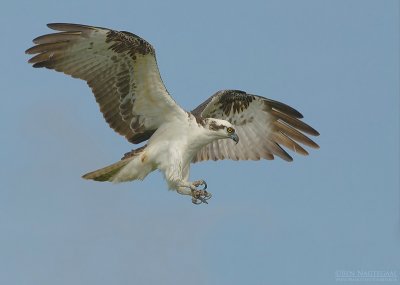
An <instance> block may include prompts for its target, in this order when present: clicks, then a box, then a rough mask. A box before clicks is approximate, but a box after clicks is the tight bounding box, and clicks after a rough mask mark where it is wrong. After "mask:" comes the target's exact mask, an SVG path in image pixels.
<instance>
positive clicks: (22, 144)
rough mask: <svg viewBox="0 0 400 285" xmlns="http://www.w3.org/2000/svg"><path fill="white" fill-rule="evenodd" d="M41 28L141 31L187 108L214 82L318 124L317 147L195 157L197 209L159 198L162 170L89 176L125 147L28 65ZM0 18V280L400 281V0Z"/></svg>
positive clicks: (35, 9) (112, 6) (96, 4)
mask: <svg viewBox="0 0 400 285" xmlns="http://www.w3.org/2000/svg"><path fill="white" fill-rule="evenodd" d="M49 22H73V23H82V24H89V25H97V26H104V27H110V28H114V29H120V30H126V31H130V32H133V33H136V34H138V35H140V36H142V37H144V38H145V39H146V40H148V41H149V42H150V43H152V44H153V46H154V47H155V48H156V51H157V57H158V63H159V67H160V71H161V74H162V77H163V80H164V82H165V84H166V86H167V88H168V90H169V91H170V93H171V94H172V96H173V97H174V98H175V99H176V100H177V101H178V102H179V103H180V104H181V106H183V107H185V108H186V109H189V110H190V109H192V108H194V107H195V106H197V105H198V104H199V103H201V102H203V101H204V100H205V99H206V98H208V97H209V96H210V95H212V94H213V93H214V92H215V91H217V90H220V89H242V90H245V91H248V92H251V93H253V94H258V95H262V96H266V97H269V98H272V99H275V100H279V101H282V102H285V103H287V104H289V105H291V106H293V107H295V108H296V109H298V110H299V111H300V112H302V113H303V115H304V117H305V121H306V122H307V123H309V124H311V125H312V126H313V127H315V128H316V129H317V130H318V131H319V132H320V133H321V136H320V137H318V138H317V139H316V142H317V143H318V144H320V146H321V149H319V150H310V156H308V157H301V156H298V155H296V154H293V157H294V162H292V163H287V162H284V161H282V160H280V159H276V160H274V161H258V162H240V163H238V162H234V161H223V162H218V163H216V162H206V163H201V164H196V165H194V166H193V167H192V173H191V178H192V179H201V178H203V179H205V180H206V181H207V182H208V185H209V190H210V191H211V192H212V193H213V198H212V199H211V200H210V204H209V205H201V206H195V205H192V203H191V201H190V198H188V197H185V196H180V195H178V194H176V193H174V192H171V191H167V187H166V183H165V181H164V180H163V178H162V175H161V174H160V173H158V172H156V173H153V174H151V175H150V176H148V177H147V179H146V180H145V181H143V182H134V183H126V184H119V185H113V184H109V183H95V182H92V181H85V180H83V179H81V175H82V174H84V173H86V172H88V171H91V170H94V169H96V168H99V167H102V166H104V165H106V164H109V163H112V162H114V161H116V160H118V159H119V158H120V157H121V155H122V154H123V153H125V152H127V151H129V150H131V149H132V148H133V147H134V146H133V145H130V144H129V143H128V142H127V141H125V140H124V138H123V137H120V136H118V135H117V134H116V133H114V132H113V131H112V130H111V129H110V128H109V127H108V126H107V124H106V123H105V122H104V120H103V118H102V115H101V113H100V112H99V110H98V106H97V104H96V103H95V100H94V97H93V96H92V94H91V92H90V89H89V88H88V87H87V86H86V84H85V83H84V82H83V81H79V80H74V79H71V78H69V77H67V76H65V75H63V74H59V73H56V72H54V71H49V70H35V69H33V68H31V67H30V66H29V65H28V64H27V63H26V61H27V60H28V58H29V57H28V56H27V55H25V54H24V51H25V49H27V48H29V47H30V46H31V45H32V43H31V40H32V39H33V38H34V37H36V36H39V35H42V34H45V33H48V32H50V30H49V29H47V27H46V26H45V24H46V23H49ZM0 23H1V26H2V27H3V28H2V31H1V45H0V51H1V55H2V59H1V67H2V68H1V70H2V71H1V78H0V86H1V95H0V96H1V105H0V116H1V119H0V127H1V132H2V135H1V148H0V149H1V150H0V159H1V160H0V161H1V162H0V163H1V164H0V167H1V168H0V170H1V171H0V176H1V190H0V284H7V285H14V284H15V285H17V284H18V285H25V284H41V285H47V284H52V285H53V284H57V285H64V284H65V285H71V284H75V285H79V284H85V285H87V284H96V285H103V284H195V285H197V284H211V285H219V284H230V285H233V284H337V283H338V282H337V281H335V272H336V271H338V270H348V271H356V270H390V271H396V272H397V274H398V275H400V243H399V241H400V238H399V237H400V226H399V225H400V224H399V1H391V0H384V1H378V0H375V1H372V0H360V1H355V0H336V1H333V0H332V1H320V0H307V1H305V0H304V1H294V0H293V1H278V0H274V1H267V0H266V1H215V0H202V1H162V0H159V1H135V0H130V1H120V0H116V1H114V0H113V1H104V0H97V1H81V0H68V1H54V0H51V1H6V2H4V3H2V5H1V11H0ZM348 283H350V282H348ZM368 284H372V282H370V283H368Z"/></svg>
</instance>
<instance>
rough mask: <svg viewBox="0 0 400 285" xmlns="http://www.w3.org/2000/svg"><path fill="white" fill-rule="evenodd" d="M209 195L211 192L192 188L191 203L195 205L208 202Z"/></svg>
mask: <svg viewBox="0 0 400 285" xmlns="http://www.w3.org/2000/svg"><path fill="white" fill-rule="evenodd" d="M211 196H212V195H211V193H209V192H207V191H205V190H192V203H193V204H196V205H199V204H201V203H204V204H208V202H207V200H209V199H210V198H211Z"/></svg>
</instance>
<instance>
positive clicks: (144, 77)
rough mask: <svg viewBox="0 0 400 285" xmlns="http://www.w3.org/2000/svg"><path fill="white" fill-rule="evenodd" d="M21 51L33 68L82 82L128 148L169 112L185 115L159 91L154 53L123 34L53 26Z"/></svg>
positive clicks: (78, 26) (138, 40)
mask: <svg viewBox="0 0 400 285" xmlns="http://www.w3.org/2000/svg"><path fill="white" fill-rule="evenodd" d="M48 27H49V28H50V29H53V30H55V31H56V32H55V33H52V34H47V35H43V36H39V37H37V38H35V39H34V40H33V42H34V43H35V44H36V45H35V46H33V47H31V48H29V49H27V50H26V53H27V54H31V55H34V56H33V57H32V58H31V59H29V61H28V62H29V63H32V64H33V67H38V68H39V67H45V68H49V69H54V70H56V71H59V72H63V73H65V74H67V75H70V76H72V77H74V78H80V79H83V80H85V81H86V82H87V83H88V85H89V87H90V88H91V89H92V91H93V93H94V95H95V98H96V101H97V103H98V104H99V106H100V111H101V112H102V113H103V116H104V118H105V120H106V121H107V123H108V124H109V125H110V127H111V128H113V129H114V130H115V131H116V132H118V133H119V134H121V135H123V136H125V137H126V138H127V139H128V140H129V141H130V142H132V143H140V142H142V141H144V140H146V139H148V138H149V137H150V136H151V135H152V133H153V132H154V131H155V130H156V129H157V128H158V127H159V126H160V125H161V124H163V123H164V122H165V121H166V120H168V118H169V117H171V116H169V115H171V114H172V113H173V114H174V116H175V117H176V116H179V115H181V116H182V118H184V116H186V113H185V112H184V110H182V109H181V108H180V107H179V106H178V105H177V104H176V103H175V101H174V100H173V99H172V98H171V96H170V95H169V93H168V91H167V89H166V88H165V86H164V84H163V82H162V79H161V76H160V73H159V70H158V66H157V61H156V56H155V51H154V48H153V47H152V46H151V45H150V44H149V43H148V42H146V41H145V40H144V39H142V38H140V37H138V36H136V35H134V34H131V33H129V32H119V31H114V30H110V29H106V28H100V27H93V26H86V25H79V24H66V23H53V24H48Z"/></svg>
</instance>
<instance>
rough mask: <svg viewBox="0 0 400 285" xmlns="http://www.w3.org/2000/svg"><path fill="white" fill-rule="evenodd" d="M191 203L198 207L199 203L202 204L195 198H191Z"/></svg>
mask: <svg viewBox="0 0 400 285" xmlns="http://www.w3.org/2000/svg"><path fill="white" fill-rule="evenodd" d="M192 203H193V204H195V205H200V204H201V203H203V202H202V201H201V200H199V199H196V198H194V197H193V198H192Z"/></svg>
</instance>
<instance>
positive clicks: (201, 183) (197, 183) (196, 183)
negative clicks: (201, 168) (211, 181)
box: [193, 180, 207, 190]
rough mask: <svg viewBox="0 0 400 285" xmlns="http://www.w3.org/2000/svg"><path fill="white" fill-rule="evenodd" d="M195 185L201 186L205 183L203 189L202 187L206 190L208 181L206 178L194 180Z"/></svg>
mask: <svg viewBox="0 0 400 285" xmlns="http://www.w3.org/2000/svg"><path fill="white" fill-rule="evenodd" d="M193 185H194V186H195V187H199V186H200V185H204V186H203V189H201V190H206V189H207V183H206V182H205V181H204V180H198V181H194V182H193Z"/></svg>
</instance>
